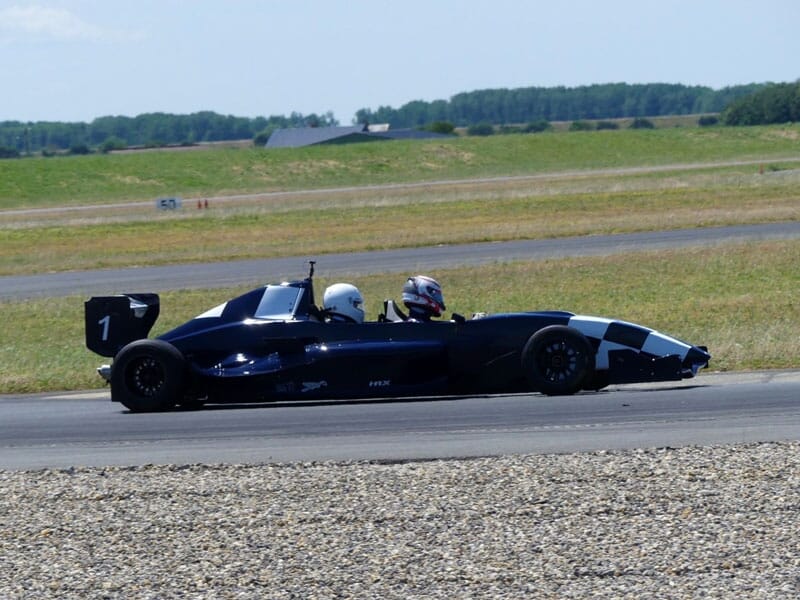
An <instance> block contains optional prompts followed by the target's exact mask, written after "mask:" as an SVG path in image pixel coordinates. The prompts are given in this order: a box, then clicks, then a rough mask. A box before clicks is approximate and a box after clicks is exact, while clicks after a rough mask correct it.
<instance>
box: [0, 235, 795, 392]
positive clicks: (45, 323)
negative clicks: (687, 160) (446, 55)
mask: <svg viewBox="0 0 800 600" xmlns="http://www.w3.org/2000/svg"><path fill="white" fill-rule="evenodd" d="M798 264H800V241H778V242H763V243H748V244H741V245H739V244H734V245H726V246H720V247H715V248H713V249H690V250H676V251H670V252H664V251H662V252H657V253H636V254H628V255H615V256H609V257H589V258H572V259H561V260H549V261H542V262H518V263H510V264H497V265H491V266H486V267H481V268H464V269H453V270H447V271H441V272H436V273H430V275H433V276H435V277H437V278H438V279H439V281H440V282H441V283H442V284H443V286H444V289H445V298H446V300H447V304H448V307H449V308H450V309H452V310H455V311H456V312H460V313H462V314H465V315H469V314H471V313H472V312H477V311H488V312H501V311H513V310H543V309H566V310H572V311H574V312H579V313H588V314H596V315H601V316H608V317H615V318H620V319H625V320H629V321H634V322H638V323H641V324H643V325H648V326H650V327H654V328H656V329H659V330H662V331H664V332H665V333H669V334H671V335H674V336H676V337H679V338H682V339H686V340H687V341H689V342H691V343H695V344H706V345H708V346H709V349H710V351H711V353H712V354H713V356H714V358H713V362H712V365H711V368H712V370H745V369H766V368H797V367H800V358H799V357H800V306H799V305H798V301H797V290H798V289H800V271H798V269H797V265H798ZM402 282H403V277H399V276H397V275H391V276H389V275H383V276H373V277H368V278H360V279H355V280H354V281H353V283H355V284H356V285H358V286H359V287H360V288H361V290H362V291H363V293H364V295H365V296H366V298H367V309H368V315H369V316H370V317H371V318H374V317H375V316H376V315H377V313H378V311H379V310H380V306H381V303H382V300H383V299H384V298H387V297H394V298H397V297H398V296H399V290H400V288H401V286H402ZM330 283H333V282H332V281H324V280H318V281H317V287H318V290H319V291H320V292H321V291H322V289H324V286H325V285H327V284H330ZM246 289H247V288H238V289H228V290H208V291H176V292H171V293H168V294H163V295H162V311H161V314H162V317H161V320H160V321H159V322H158V323H157V324H156V327H155V329H154V332H153V333H154V335H157V334H159V333H163V332H165V331H167V330H168V329H170V328H172V327H174V326H177V325H179V324H180V323H182V322H184V321H185V320H187V319H189V318H191V317H193V316H195V315H197V314H199V313H200V312H202V311H204V310H206V309H207V308H209V307H210V306H213V305H214V304H216V303H218V302H221V301H224V300H226V299H228V298H230V297H232V296H233V295H235V294H237V293H239V292H242V291H246ZM84 299H85V298H78V297H72V298H53V299H46V300H34V301H25V302H6V303H2V304H0V310H2V314H3V318H4V321H5V323H6V326H4V327H3V328H2V330H0V393H16V392H41V391H50V390H75V389H89V388H95V387H101V382H100V380H99V378H98V377H97V375H96V374H95V373H94V368H95V367H96V366H97V365H98V364H100V363H101V362H102V361H103V360H104V359H101V358H100V357H97V356H95V355H93V354H92V353H91V352H89V351H88V350H86V348H85V347H84V338H83V300H84ZM11 324H13V325H11Z"/></svg>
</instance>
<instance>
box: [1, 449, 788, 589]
mask: <svg viewBox="0 0 800 600" xmlns="http://www.w3.org/2000/svg"><path fill="white" fill-rule="evenodd" d="M704 597H705V598H787V599H789V598H792V599H793V598H797V597H800V442H792V443H769V444H756V445H746V446H727V447H709V448H682V449H651V450H638V451H624V452H598V453H584V454H568V455H532V456H513V457H501V458H481V459H472V460H441V461H432V462H415V463H402V464H375V463H357V462H350V463H300V464H284V465H256V466H246V465H228V466H200V465H194V466H144V467H136V468H105V469H97V468H92V469H88V468H87V469H69V470H45V471H29V472H16V471H0V598H3V599H6V598H13V599H16V598H126V599H127V598H275V599H280V598H358V599H362V598H404V599H405V598H559V599H560V598H636V599H641V598H658V599H668V598H704Z"/></svg>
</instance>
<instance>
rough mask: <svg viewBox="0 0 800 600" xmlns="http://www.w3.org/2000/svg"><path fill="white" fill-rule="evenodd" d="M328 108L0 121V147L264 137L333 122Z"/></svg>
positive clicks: (24, 150)
mask: <svg viewBox="0 0 800 600" xmlns="http://www.w3.org/2000/svg"><path fill="white" fill-rule="evenodd" d="M337 124H338V122H337V121H336V119H335V118H334V116H333V113H330V112H328V113H326V114H324V115H317V114H313V113H312V114H310V115H302V114H300V113H296V112H293V113H292V114H291V115H290V116H288V117H285V116H271V117H255V118H247V117H234V116H230V115H227V116H226V115H220V114H217V113H214V112H209V111H206V112H198V113H193V114H190V115H173V114H167V113H147V114H142V115H139V116H137V117H99V118H97V119H95V120H94V121H92V122H91V123H61V122H43V121H39V122H35V123H23V122H20V121H4V122H0V147H3V148H5V149H6V152H12V151H16V152H17V153H19V154H29V153H31V152H45V153H47V152H56V151H63V150H71V151H72V152H73V153H75V154H81V153H85V152H84V151H85V150H88V149H90V148H99V149H101V150H114V149H119V148H126V147H130V146H164V145H175V144H187V145H189V144H194V143H198V142H217V141H225V140H242V139H255V138H256V137H257V136H262V137H264V141H266V138H267V137H269V133H270V132H271V131H272V130H274V129H277V128H279V127H325V126H330V125H337Z"/></svg>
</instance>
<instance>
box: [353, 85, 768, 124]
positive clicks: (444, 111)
mask: <svg viewBox="0 0 800 600" xmlns="http://www.w3.org/2000/svg"><path fill="white" fill-rule="evenodd" d="M762 87H763V84H750V85H740V86H734V87H727V88H723V89H721V90H716V91H715V90H713V89H711V88H709V87H703V86H685V85H681V84H666V83H653V84H627V83H609V84H597V85H590V86H580V87H574V88H567V87H552V88H541V87H528V88H517V89H493V90H478V91H475V92H464V93H461V94H456V95H455V96H453V97H452V98H450V100H435V101H433V102H425V101H422V100H415V101H413V102H409V103H407V104H404V105H403V106H401V107H400V108H392V107H389V106H381V107H380V108H378V109H377V110H374V111H373V110H371V109H368V108H362V109H360V110H359V111H358V112H357V113H356V121H357V122H359V123H389V124H391V126H392V127H421V126H424V125H426V124H427V123H432V122H434V121H448V122H451V123H454V124H455V125H457V126H462V127H468V126H470V125H474V124H476V123H493V124H496V125H500V124H505V123H531V122H536V121H576V120H584V119H618V118H624V117H657V116H662V115H689V114H699V113H715V112H720V111H721V110H723V109H724V108H725V107H726V106H727V105H728V104H729V103H731V102H732V101H733V100H735V99H736V98H740V97H742V96H745V95H747V94H752V93H753V92H755V91H757V90H759V89H761V88H762Z"/></svg>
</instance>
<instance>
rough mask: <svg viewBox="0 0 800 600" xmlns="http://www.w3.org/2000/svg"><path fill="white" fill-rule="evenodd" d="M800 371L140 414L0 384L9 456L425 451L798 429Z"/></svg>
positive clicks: (332, 456) (30, 461)
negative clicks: (561, 390)
mask: <svg viewBox="0 0 800 600" xmlns="http://www.w3.org/2000/svg"><path fill="white" fill-rule="evenodd" d="M798 399H800V371H773V372H758V373H752V374H713V373H712V374H707V375H701V376H700V377H698V378H696V379H694V380H687V381H683V382H678V383H675V384H658V385H655V384H648V385H634V386H618V387H612V388H609V389H608V390H604V391H601V392H597V393H582V394H578V395H576V396H571V397H555V398H550V397H546V396H541V395H538V394H532V395H512V396H485V397H469V398H456V399H426V400H391V401H361V402H346V401H345V402H335V403H323V402H319V403H283V404H261V405H234V406H216V407H207V408H204V409H201V410H194V411H174V412H169V413H155V414H132V413H128V412H127V410H126V409H125V408H124V407H122V406H121V405H118V404H114V403H111V402H110V401H109V394H108V391H107V390H105V391H101V392H92V393H75V394H61V395H28V396H2V397H0V469H37V468H44V467H52V468H68V467H71V466H106V465H141V464H151V463H152V464H192V463H260V462H290V461H310V460H313V461H324V460H349V459H357V460H388V461H395V460H419V459H429V458H453V457H469V456H492V455H501V454H510V453H550V452H558V453H561V452H576V451H587V450H600V449H621V448H639V447H663V446H673V447H675V446H684V445H692V444H702V445H706V444H727V443H744V442H757V441H778V440H786V439H797V438H798V435H799V434H800V402H798Z"/></svg>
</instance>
